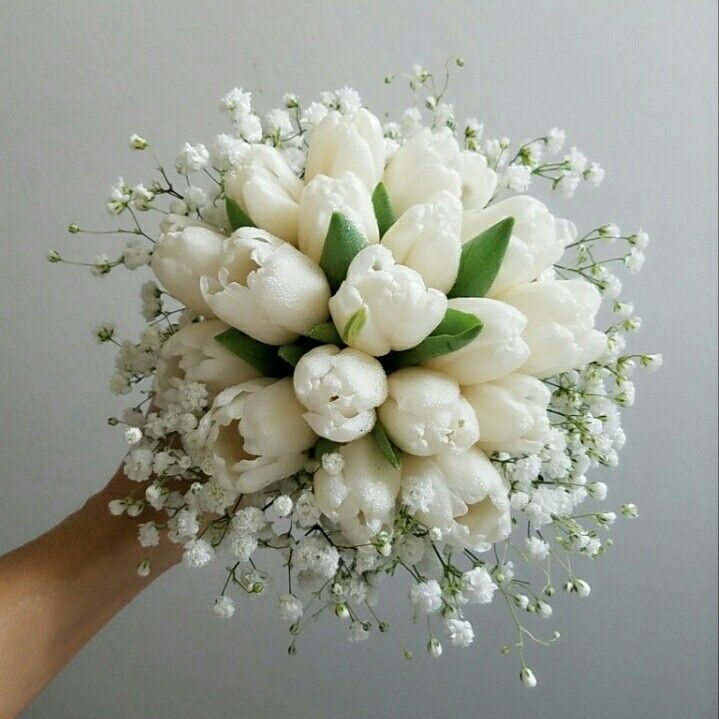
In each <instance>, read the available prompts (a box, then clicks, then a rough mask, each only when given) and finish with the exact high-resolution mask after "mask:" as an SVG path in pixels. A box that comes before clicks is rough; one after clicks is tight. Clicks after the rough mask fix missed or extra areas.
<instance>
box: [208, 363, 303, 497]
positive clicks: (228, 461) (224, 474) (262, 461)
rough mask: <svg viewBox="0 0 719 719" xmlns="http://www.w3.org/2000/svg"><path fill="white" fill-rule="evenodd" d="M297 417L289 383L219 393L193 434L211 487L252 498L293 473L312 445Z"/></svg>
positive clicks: (265, 381)
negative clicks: (200, 443)
mask: <svg viewBox="0 0 719 719" xmlns="http://www.w3.org/2000/svg"><path fill="white" fill-rule="evenodd" d="M303 411H304V410H303V407H302V405H301V404H300V403H299V402H298V401H297V398H296V397H295V393H294V391H293V389H292V381H291V380H290V379H289V378H285V379H282V380H279V381H277V380H274V379H270V378H268V377H262V378H259V379H254V380H250V381H249V382H244V383H242V384H239V385H235V386H234V387H228V388H227V389H225V390H223V391H222V392H220V394H218V395H217V397H216V398H215V401H214V403H213V405H212V408H211V409H210V411H209V412H208V413H207V414H206V415H205V416H204V417H203V418H202V419H201V420H200V426H199V428H198V430H197V431H198V433H201V434H202V435H204V437H205V440H206V445H207V447H208V449H209V451H210V454H211V456H212V458H213V460H214V470H215V474H214V476H215V477H216V479H217V481H218V482H220V484H221V485H222V486H225V487H226V488H228V489H233V490H235V491H237V492H258V491H259V490H261V489H263V488H264V487H266V486H267V485H269V484H272V483H273V482H276V481H278V480H280V479H284V478H285V477H289V476H290V475H292V474H294V473H295V472H298V471H299V470H300V469H301V468H302V466H303V465H304V463H305V462H306V461H307V456H306V455H305V454H304V452H305V451H306V450H307V449H309V448H310V447H311V446H312V445H313V444H314V443H315V441H316V439H317V437H316V436H315V433H314V432H313V431H312V430H311V429H310V428H309V427H308V425H307V423H306V422H305V421H304V419H302V412H303Z"/></svg>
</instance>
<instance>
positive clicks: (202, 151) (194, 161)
mask: <svg viewBox="0 0 719 719" xmlns="http://www.w3.org/2000/svg"><path fill="white" fill-rule="evenodd" d="M209 159H210V153H209V152H208V151H207V148H206V147H205V146H204V145H203V144H202V143H198V144H197V145H191V144H190V143H189V142H186V143H185V145H184V146H183V148H182V150H180V152H179V154H178V155H177V157H176V158H175V169H176V170H177V171H178V172H179V173H180V174H181V175H189V174H190V173H192V172H199V171H200V170H202V169H204V168H205V167H206V166H207V162H208V160H209Z"/></svg>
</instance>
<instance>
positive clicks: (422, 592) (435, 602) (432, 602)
mask: <svg viewBox="0 0 719 719" xmlns="http://www.w3.org/2000/svg"><path fill="white" fill-rule="evenodd" d="M409 596H410V599H411V601H412V604H413V605H414V607H415V609H416V610H417V611H418V612H421V613H422V614H431V613H432V612H436V611H439V609H440V608H441V607H442V588H441V587H440V586H439V583H438V582H437V581H435V580H434V579H430V580H428V581H426V582H418V583H417V584H413V585H412V587H411V588H410V590H409Z"/></svg>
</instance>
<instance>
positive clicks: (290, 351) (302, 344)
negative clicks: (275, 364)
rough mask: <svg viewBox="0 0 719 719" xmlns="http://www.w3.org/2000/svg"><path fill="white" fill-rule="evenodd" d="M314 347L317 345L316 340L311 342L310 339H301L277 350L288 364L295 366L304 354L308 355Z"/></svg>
mask: <svg viewBox="0 0 719 719" xmlns="http://www.w3.org/2000/svg"><path fill="white" fill-rule="evenodd" d="M314 347H317V343H316V342H311V341H308V340H299V341H297V342H295V343H294V344H291V345H282V346H281V347H280V348H279V349H278V350H277V354H278V355H279V356H280V357H281V358H282V359H283V360H284V361H285V362H287V364H290V365H292V366H293V367H297V363H298V362H299V361H300V360H301V359H302V357H303V356H304V355H306V354H307V353H308V352H309V351H310V350H311V349H313V348H314Z"/></svg>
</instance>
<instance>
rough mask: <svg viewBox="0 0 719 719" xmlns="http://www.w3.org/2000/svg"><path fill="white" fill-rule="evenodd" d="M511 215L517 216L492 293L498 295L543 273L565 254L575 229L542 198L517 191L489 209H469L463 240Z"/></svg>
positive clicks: (466, 214) (465, 240) (489, 293)
mask: <svg viewBox="0 0 719 719" xmlns="http://www.w3.org/2000/svg"><path fill="white" fill-rule="evenodd" d="M507 217H513V218H514V228H513V229H512V236H511V238H510V240H509V245H508V246H507V251H506V252H505V254H504V259H503V260H502V264H501V265H500V267H499V272H498V273H497V276H496V278H495V280H494V282H493V283H492V286H491V287H490V289H489V292H488V296H489V297H497V296H498V295H499V294H500V293H502V292H504V291H505V290H507V289H508V288H510V287H513V286H514V285H518V284H522V283H525V282H531V281H532V280H535V279H536V278H537V277H539V275H540V274H541V273H542V272H543V271H544V270H546V269H547V268H548V267H551V266H552V265H553V264H554V263H555V262H556V261H557V260H558V259H559V258H560V257H561V256H562V253H563V252H564V247H565V244H566V243H567V241H568V238H569V235H568V232H569V231H570V229H571V225H570V224H569V223H567V222H566V221H565V220H557V219H555V218H554V216H553V215H552V214H551V213H550V212H549V210H548V209H547V208H546V207H545V206H544V204H542V203H541V202H540V201H539V200H535V199H534V198H533V197H529V196H528V195H517V196H516V197H510V198H509V199H507V200H502V202H498V203H497V204H496V205H492V206H491V207H488V208H487V209H486V210H485V209H478V210H474V211H472V212H465V214H464V221H463V223H462V242H468V241H469V240H471V239H472V238H474V237H476V236H477V235H478V234H480V233H481V232H484V231H485V230H487V229H489V228H490V227H492V225H496V224H497V223H498V222H500V221H501V220H503V219H505V218H507Z"/></svg>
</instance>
